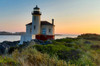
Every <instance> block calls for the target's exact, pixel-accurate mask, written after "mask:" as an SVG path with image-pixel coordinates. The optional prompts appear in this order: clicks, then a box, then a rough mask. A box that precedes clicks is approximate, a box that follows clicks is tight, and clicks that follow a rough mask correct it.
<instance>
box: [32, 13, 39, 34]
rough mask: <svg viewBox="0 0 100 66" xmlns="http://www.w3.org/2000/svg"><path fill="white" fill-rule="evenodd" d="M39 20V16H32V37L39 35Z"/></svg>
mask: <svg viewBox="0 0 100 66" xmlns="http://www.w3.org/2000/svg"><path fill="white" fill-rule="evenodd" d="M40 19H41V18H40V15H34V16H33V17H32V34H34V35H37V34H40ZM34 26H35V29H34Z"/></svg>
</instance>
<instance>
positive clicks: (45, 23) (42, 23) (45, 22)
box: [26, 21, 53, 26]
mask: <svg viewBox="0 0 100 66" xmlns="http://www.w3.org/2000/svg"><path fill="white" fill-rule="evenodd" d="M26 25H32V22H31V23H28V24H26ZM41 25H52V26H53V24H52V23H50V22H48V21H41Z"/></svg>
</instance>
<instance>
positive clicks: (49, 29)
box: [41, 25, 54, 35]
mask: <svg viewBox="0 0 100 66" xmlns="http://www.w3.org/2000/svg"><path fill="white" fill-rule="evenodd" d="M44 28H45V29H46V35H54V26H52V25H42V26H41V34H43V32H42V31H43V29H44Z"/></svg>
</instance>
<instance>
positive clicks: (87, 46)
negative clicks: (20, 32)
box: [0, 34, 100, 66]
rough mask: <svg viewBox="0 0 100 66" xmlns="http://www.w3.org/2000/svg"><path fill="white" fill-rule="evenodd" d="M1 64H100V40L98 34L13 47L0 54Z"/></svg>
mask: <svg viewBox="0 0 100 66" xmlns="http://www.w3.org/2000/svg"><path fill="white" fill-rule="evenodd" d="M0 64H1V65H0V66H99V65H100V40H99V35H96V34H86V35H85V34H82V35H80V36H78V37H77V38H64V39H57V40H53V41H52V44H47V45H40V44H32V42H31V44H29V45H27V44H24V45H20V46H17V47H11V48H10V49H9V51H8V54H7V55H3V56H0Z"/></svg>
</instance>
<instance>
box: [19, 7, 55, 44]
mask: <svg viewBox="0 0 100 66" xmlns="http://www.w3.org/2000/svg"><path fill="white" fill-rule="evenodd" d="M31 14H32V22H30V23H28V24H26V33H25V34H24V35H21V40H20V44H23V42H27V41H31V40H33V39H37V40H43V41H45V40H53V39H54V37H55V35H54V31H55V25H54V19H52V20H51V21H52V22H48V21H41V15H42V14H41V12H40V8H39V7H38V6H37V5H36V7H34V8H33V11H32V13H31Z"/></svg>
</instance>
